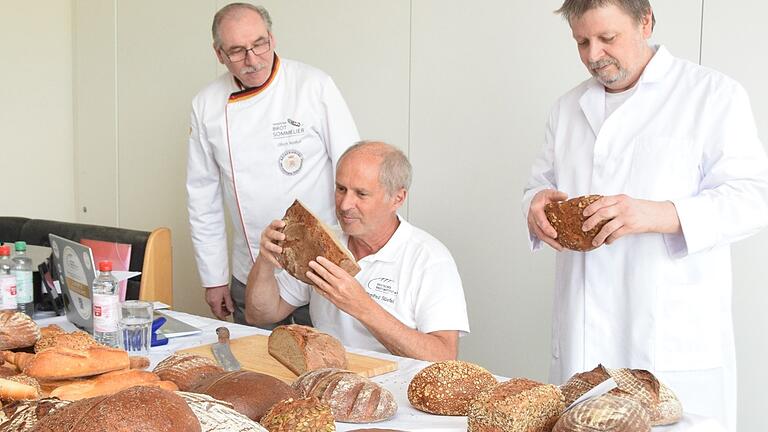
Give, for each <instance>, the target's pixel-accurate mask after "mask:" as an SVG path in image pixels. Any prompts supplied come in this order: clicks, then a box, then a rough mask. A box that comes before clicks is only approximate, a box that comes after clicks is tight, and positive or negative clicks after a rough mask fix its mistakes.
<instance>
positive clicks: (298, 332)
mask: <svg viewBox="0 0 768 432" xmlns="http://www.w3.org/2000/svg"><path fill="white" fill-rule="evenodd" d="M267 349H268V351H269V354H270V355H271V356H272V357H274V358H275V359H276V360H277V361H279V362H280V363H282V364H283V365H284V366H285V367H287V368H288V369H290V370H291V372H293V373H295V374H296V375H301V374H303V373H304V372H306V371H309V370H315V369H320V368H329V367H332V368H339V369H346V368H347V351H346V350H345V349H344V346H343V345H342V344H341V342H339V340H338V339H336V338H335V337H333V336H331V335H329V334H327V333H323V332H321V331H319V330H317V329H315V328H312V327H308V326H303V325H299V324H288V325H282V326H277V327H275V329H274V330H272V334H270V335H269V339H268V341H267Z"/></svg>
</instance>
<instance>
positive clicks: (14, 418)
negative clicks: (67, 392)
mask: <svg viewBox="0 0 768 432" xmlns="http://www.w3.org/2000/svg"><path fill="white" fill-rule="evenodd" d="M70 403H71V402H70V401H62V400H58V399H56V398H45V399H38V400H22V401H16V402H13V403H9V404H6V405H4V406H3V410H2V416H1V417H4V418H3V420H2V421H0V432H29V431H31V430H32V429H33V428H34V427H35V425H36V424H37V422H38V421H39V420H40V419H41V418H43V417H45V416H46V415H48V414H49V413H52V412H54V411H56V410H57V409H59V408H62V407H65V406H67V405H69V404H70Z"/></svg>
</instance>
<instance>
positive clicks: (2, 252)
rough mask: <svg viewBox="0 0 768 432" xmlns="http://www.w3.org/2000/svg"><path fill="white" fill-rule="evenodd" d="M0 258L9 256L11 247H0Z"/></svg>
mask: <svg viewBox="0 0 768 432" xmlns="http://www.w3.org/2000/svg"><path fill="white" fill-rule="evenodd" d="M0 256H11V247H10V246H8V245H3V246H0Z"/></svg>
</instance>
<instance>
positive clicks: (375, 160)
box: [245, 141, 469, 361]
mask: <svg viewBox="0 0 768 432" xmlns="http://www.w3.org/2000/svg"><path fill="white" fill-rule="evenodd" d="M410 182H411V165H410V163H409V162H408V159H407V158H406V157H405V155H404V154H403V153H402V152H401V151H400V150H398V149H397V148H395V147H393V146H391V145H389V144H385V143H381V142H366V141H364V142H361V143H358V144H355V145H354V146H352V147H350V148H349V149H348V150H347V151H346V152H345V153H344V154H343V155H342V156H341V158H340V159H339V162H338V164H337V169H336V194H335V197H336V216H337V218H338V220H339V223H340V224H341V228H342V230H343V231H344V236H343V237H342V239H341V240H342V243H343V244H345V245H347V247H348V248H349V250H350V251H351V252H352V254H353V255H354V256H355V259H357V262H358V264H359V265H360V268H361V271H360V272H359V273H358V274H357V275H356V276H355V277H352V276H350V275H349V274H348V273H347V272H346V271H344V270H342V269H341V268H340V267H338V266H336V265H334V264H333V263H331V262H330V261H328V260H326V259H325V258H323V257H318V258H317V259H316V260H315V261H312V262H311V263H310V267H311V268H312V270H313V271H311V272H308V273H307V276H308V277H309V278H310V279H311V280H312V281H313V282H314V284H313V286H310V285H307V284H304V283H302V282H301V281H299V280H297V279H295V278H293V277H292V276H290V275H289V274H288V273H287V272H280V273H277V274H275V272H274V270H275V268H276V267H279V264H278V262H277V260H276V258H275V255H276V254H280V253H281V252H282V248H280V247H279V246H277V244H276V243H275V242H277V241H279V240H283V239H284V238H285V236H284V235H283V234H282V233H281V232H280V231H279V230H280V229H281V228H283V227H284V226H285V223H284V222H283V221H281V220H276V221H273V222H272V223H271V224H270V225H269V226H268V227H267V228H266V229H265V230H264V231H263V232H262V234H261V241H260V252H259V256H258V257H257V258H256V262H255V264H254V266H253V269H252V270H251V273H250V275H249V277H248V287H247V290H246V308H245V316H246V320H248V321H249V322H251V323H252V324H256V325H267V324H270V323H273V322H278V321H280V320H282V319H283V318H285V317H286V316H288V314H290V313H291V312H292V311H293V310H294V309H296V308H297V307H299V306H302V305H304V304H307V303H309V305H310V316H311V317H312V322H313V323H314V325H315V327H317V328H318V329H319V330H321V331H324V332H326V333H329V334H331V335H333V336H335V337H337V338H338V339H339V340H341V342H342V343H343V344H344V345H347V346H351V347H356V348H364V349H369V350H374V351H380V352H390V353H392V354H395V355H399V356H404V357H412V358H417V359H422V360H430V361H439V360H447V359H455V358H456V356H457V354H458V344H459V342H458V339H459V336H462V335H464V334H467V333H469V322H468V319H467V308H466V303H465V300H464V290H463V288H462V285H461V278H460V277H459V273H458V270H457V268H456V263H455V262H454V260H453V257H452V256H451V254H450V252H449V251H448V249H447V248H446V247H445V246H444V245H443V244H442V243H440V241H439V240H437V239H435V238H434V237H432V236H431V235H429V234H428V233H426V232H424V231H422V230H420V229H419V228H416V227H414V226H413V225H411V224H409V223H408V222H407V221H406V220H405V219H403V218H402V217H400V216H399V215H398V214H397V210H398V209H399V208H400V206H402V205H403V203H404V202H405V198H406V195H407V192H408V187H409V186H410Z"/></svg>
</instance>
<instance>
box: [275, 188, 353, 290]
mask: <svg viewBox="0 0 768 432" xmlns="http://www.w3.org/2000/svg"><path fill="white" fill-rule="evenodd" d="M283 221H285V227H284V228H283V234H285V240H283V241H281V242H278V245H279V246H280V247H282V248H283V253H282V254H280V255H279V256H278V257H277V259H278V261H279V262H280V265H282V266H283V268H284V269H285V270H286V271H287V272H288V273H289V274H290V275H291V276H293V277H295V278H296V279H298V280H300V281H302V282H304V283H308V284H310V285H311V284H312V281H311V280H309V278H307V276H306V273H307V272H308V271H310V270H311V269H310V268H309V262H310V261H312V260H314V259H316V258H317V257H319V256H322V257H324V258H326V259H328V260H329V261H331V262H333V263H334V264H336V265H337V266H339V267H341V268H342V269H344V270H346V271H347V273H349V274H350V275H352V276H354V275H356V274H357V273H358V272H359V271H360V266H359V265H357V261H356V260H355V257H354V256H353V255H352V253H351V252H349V250H348V249H347V248H346V247H345V246H344V245H343V244H341V242H339V241H338V239H336V236H335V235H334V233H333V231H332V230H331V229H330V228H328V227H327V226H326V225H325V224H324V223H323V222H322V221H320V219H318V218H317V217H316V216H315V215H314V214H312V212H311V211H310V210H309V209H308V208H306V207H305V206H304V205H303V204H302V203H301V202H300V201H299V200H295V201H294V202H293V204H292V205H291V206H290V207H288V210H286V212H285V216H284V217H283Z"/></svg>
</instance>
